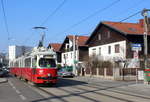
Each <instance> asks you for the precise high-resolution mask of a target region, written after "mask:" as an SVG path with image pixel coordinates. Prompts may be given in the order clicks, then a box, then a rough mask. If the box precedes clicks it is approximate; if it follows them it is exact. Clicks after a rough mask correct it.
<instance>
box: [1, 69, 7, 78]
mask: <svg viewBox="0 0 150 102" xmlns="http://www.w3.org/2000/svg"><path fill="white" fill-rule="evenodd" d="M8 73H9V70H8V69H6V68H4V69H3V68H2V69H0V77H5V76H7V75H8Z"/></svg>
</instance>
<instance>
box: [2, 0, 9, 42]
mask: <svg viewBox="0 0 150 102" xmlns="http://www.w3.org/2000/svg"><path fill="white" fill-rule="evenodd" d="M1 6H2V10H3V17H4V23H5V28H6V32H7V36H8V39H7V40H8V43H9V40H10V37H9V36H10V32H9V27H8V22H7V17H6V12H5V7H4V1H3V0H1Z"/></svg>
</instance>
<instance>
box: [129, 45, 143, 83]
mask: <svg viewBox="0 0 150 102" xmlns="http://www.w3.org/2000/svg"><path fill="white" fill-rule="evenodd" d="M131 46H132V51H134V52H133V59H134V60H135V62H136V63H138V61H139V51H141V50H142V47H141V44H132V45H131ZM138 67H139V65H138V64H136V84H137V82H138V70H137V68H138Z"/></svg>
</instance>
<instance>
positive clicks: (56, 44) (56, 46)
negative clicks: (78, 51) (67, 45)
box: [49, 43, 62, 52]
mask: <svg viewBox="0 0 150 102" xmlns="http://www.w3.org/2000/svg"><path fill="white" fill-rule="evenodd" d="M61 45H62V44H60V43H50V44H49V46H51V47H52V48H53V49H54V51H56V52H59V50H60V47H61Z"/></svg>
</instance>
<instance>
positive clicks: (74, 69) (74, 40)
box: [73, 35, 76, 75]
mask: <svg viewBox="0 0 150 102" xmlns="http://www.w3.org/2000/svg"><path fill="white" fill-rule="evenodd" d="M75 60H76V36H75V35H73V73H74V74H75V75H76V64H75Z"/></svg>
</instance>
